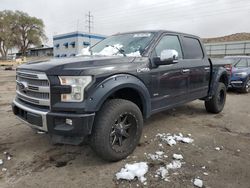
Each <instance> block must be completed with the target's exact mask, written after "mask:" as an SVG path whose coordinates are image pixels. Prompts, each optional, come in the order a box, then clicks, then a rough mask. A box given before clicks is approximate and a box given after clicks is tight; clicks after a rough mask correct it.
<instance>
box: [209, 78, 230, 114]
mask: <svg viewBox="0 0 250 188" xmlns="http://www.w3.org/2000/svg"><path fill="white" fill-rule="evenodd" d="M226 90H227V89H226V86H225V84H224V83H221V82H219V83H218V85H217V88H216V90H215V93H214V95H213V96H212V98H211V99H209V100H207V101H205V107H206V110H207V112H210V113H215V114H217V113H220V112H221V111H222V110H223V108H224V105H225V102H226V94H227V91H226Z"/></svg>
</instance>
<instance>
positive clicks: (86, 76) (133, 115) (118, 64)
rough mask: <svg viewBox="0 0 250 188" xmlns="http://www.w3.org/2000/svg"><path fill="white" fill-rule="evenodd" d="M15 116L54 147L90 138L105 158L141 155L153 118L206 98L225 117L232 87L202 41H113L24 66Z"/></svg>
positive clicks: (163, 34)
mask: <svg viewBox="0 0 250 188" xmlns="http://www.w3.org/2000/svg"><path fill="white" fill-rule="evenodd" d="M16 82H17V89H16V98H15V99H14V101H13V104H12V107H13V112H14V114H15V115H16V116H17V117H19V118H20V119H21V120H24V121H25V122H27V123H28V124H29V125H30V126H31V127H32V128H35V129H39V130H41V131H45V132H47V133H48V134H49V135H50V136H51V139H52V141H53V142H55V143H66V144H80V143H82V142H83V140H84V139H87V140H88V143H89V144H90V145H91V147H92V148H93V150H94V151H95V152H96V153H97V154H98V155H99V156H100V157H102V158H103V159H105V160H108V161H118V160H121V159H123V158H125V157H126V156H128V155H129V154H131V153H132V152H133V150H134V149H135V148H136V146H137V144H138V142H139V140H140V137H141V134H142V128H143V121H144V120H145V119H147V118H149V117H150V116H151V115H152V114H155V113H157V112H161V111H163V110H166V109H170V108H173V107H176V106H179V105H182V104H184V103H187V102H190V101H193V100H196V99H201V100H203V101H205V108H206V110H207V111H208V112H211V113H219V112H221V111H222V109H223V107H224V104H225V101H226V90H227V87H228V83H229V78H228V74H227V71H226V68H225V67H224V66H222V65H219V64H216V65H213V63H212V62H211V60H210V59H209V58H208V57H207V55H206V51H205V49H204V47H203V45H202V42H201V40H200V38H199V37H196V36H193V35H189V34H184V33H178V32H170V31H163V30H160V31H140V32H129V33H119V34H116V35H113V36H110V37H108V38H106V39H104V40H102V41H101V42H99V43H98V44H96V45H94V46H93V47H91V48H89V49H87V50H85V52H84V55H82V56H79V57H71V58H63V59H60V58H58V59H56V58H55V59H51V60H48V61H43V62H30V63H27V64H23V65H21V66H19V67H18V68H17V74H16Z"/></svg>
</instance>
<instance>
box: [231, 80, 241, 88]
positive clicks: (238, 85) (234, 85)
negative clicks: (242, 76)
mask: <svg viewBox="0 0 250 188" xmlns="http://www.w3.org/2000/svg"><path fill="white" fill-rule="evenodd" d="M243 86H244V82H243V81H242V80H233V81H231V82H230V84H229V87H231V88H242V87H243Z"/></svg>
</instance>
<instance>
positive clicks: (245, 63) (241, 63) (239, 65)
mask: <svg viewBox="0 0 250 188" xmlns="http://www.w3.org/2000/svg"><path fill="white" fill-rule="evenodd" d="M235 67H239V68H241V67H242V68H246V67H247V59H241V60H240V61H239V63H237V64H236V65H235Z"/></svg>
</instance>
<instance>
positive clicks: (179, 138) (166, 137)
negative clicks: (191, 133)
mask: <svg viewBox="0 0 250 188" xmlns="http://www.w3.org/2000/svg"><path fill="white" fill-rule="evenodd" d="M156 137H159V138H160V139H161V140H162V141H164V142H167V144H168V145H170V146H173V145H176V144H177V142H183V143H192V142H193V141H194V140H193V139H192V138H190V137H184V136H183V134H182V133H179V135H176V134H174V135H171V134H169V133H167V134H166V133H158V134H157V135H156Z"/></svg>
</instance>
